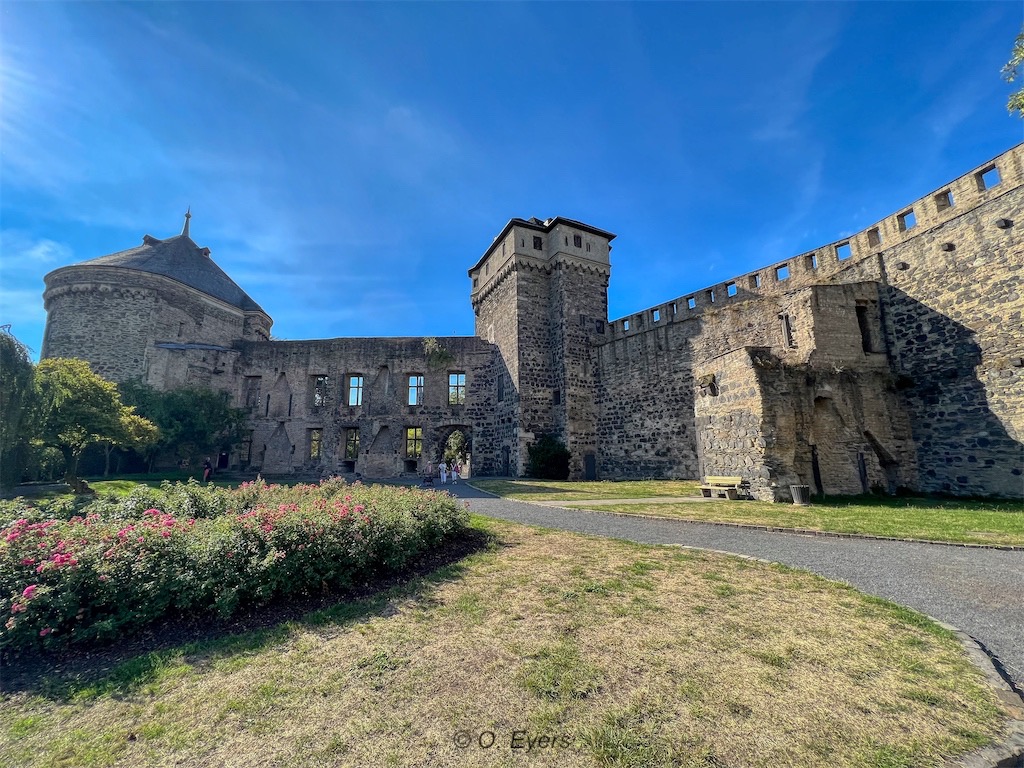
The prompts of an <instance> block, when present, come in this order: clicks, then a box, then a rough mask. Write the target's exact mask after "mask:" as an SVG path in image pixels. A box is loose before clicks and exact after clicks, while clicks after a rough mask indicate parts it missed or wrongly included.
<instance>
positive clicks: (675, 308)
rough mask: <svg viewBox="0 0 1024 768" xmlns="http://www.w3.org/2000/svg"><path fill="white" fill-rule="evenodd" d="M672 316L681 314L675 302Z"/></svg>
mask: <svg viewBox="0 0 1024 768" xmlns="http://www.w3.org/2000/svg"><path fill="white" fill-rule="evenodd" d="M672 314H673V315H677V314H679V310H678V308H677V307H676V303H675V302H674V301H673V302H672Z"/></svg>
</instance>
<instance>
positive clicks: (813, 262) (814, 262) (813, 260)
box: [807, 253, 818, 269]
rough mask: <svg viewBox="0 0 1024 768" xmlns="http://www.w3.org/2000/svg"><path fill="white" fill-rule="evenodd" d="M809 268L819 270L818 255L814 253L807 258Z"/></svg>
mask: <svg viewBox="0 0 1024 768" xmlns="http://www.w3.org/2000/svg"><path fill="white" fill-rule="evenodd" d="M807 268H808V269H817V268H818V254H816V253H812V254H810V255H809V256H808V257H807Z"/></svg>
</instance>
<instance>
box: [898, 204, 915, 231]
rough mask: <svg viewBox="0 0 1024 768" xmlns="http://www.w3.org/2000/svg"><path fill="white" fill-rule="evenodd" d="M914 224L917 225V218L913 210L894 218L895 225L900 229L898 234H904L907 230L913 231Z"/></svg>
mask: <svg viewBox="0 0 1024 768" xmlns="http://www.w3.org/2000/svg"><path fill="white" fill-rule="evenodd" d="M915 224H917V217H916V216H915V215H914V209H913V208H911V209H910V210H909V211H904V212H903V213H901V214H900V215H899V216H897V217H896V225H897V226H898V227H899V228H900V232H906V231H907V230H908V229H913V228H914V225H915Z"/></svg>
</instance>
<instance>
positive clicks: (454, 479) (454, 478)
mask: <svg viewBox="0 0 1024 768" xmlns="http://www.w3.org/2000/svg"><path fill="white" fill-rule="evenodd" d="M458 480H459V465H458V464H457V463H456V462H454V461H453V462H452V485H455V483H456V482H458Z"/></svg>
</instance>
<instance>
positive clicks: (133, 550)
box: [0, 480, 468, 652]
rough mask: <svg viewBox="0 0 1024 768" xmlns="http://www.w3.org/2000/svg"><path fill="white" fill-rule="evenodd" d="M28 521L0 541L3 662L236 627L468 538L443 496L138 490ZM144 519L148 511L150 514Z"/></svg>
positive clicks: (29, 513) (376, 490)
mask: <svg viewBox="0 0 1024 768" xmlns="http://www.w3.org/2000/svg"><path fill="white" fill-rule="evenodd" d="M18 504H20V506H21V511H22V512H23V514H22V515H21V516H20V517H18V518H17V519H15V520H13V521H12V522H10V524H8V525H6V527H4V528H3V530H2V531H0V584H3V585H4V587H2V588H0V590H2V591H0V616H5V617H6V618H4V619H3V620H4V621H5V622H6V623H5V624H4V625H3V628H2V629H0V649H2V650H4V651H6V652H16V651H19V650H23V649H29V648H33V647H40V646H41V647H43V648H49V647H57V646H62V645H67V644H71V643H83V642H95V641H104V640H109V639H113V638H116V637H120V636H123V635H126V634H129V633H131V632H133V631H136V630H138V629H139V628H140V627H142V626H145V625H146V624H149V623H151V622H153V621H155V620H157V619H159V618H161V617H163V616H166V615H168V614H169V613H171V612H181V613H186V614H193V615H214V614H215V615H219V616H222V617H228V616H231V615H232V614H234V613H236V612H238V611H239V610H243V609H247V608H252V607H254V606H260V605H264V604H266V603H268V602H270V601H271V600H275V599H279V598H282V597H289V596H298V595H312V594H318V593H322V592H324V591H330V590H338V589H343V588H345V587H348V586H351V585H353V584H355V583H359V582H363V581H366V580H367V579H368V578H372V577H373V576H374V575H376V574H379V573H384V572H395V571H399V570H401V569H402V568H405V567H407V566H408V565H409V564H410V563H411V562H412V561H413V560H414V559H415V558H417V557H419V556H421V555H422V554H424V553H425V552H427V551H429V550H430V549H432V548H436V547H438V546H440V545H442V544H443V543H444V542H445V541H446V540H449V539H451V538H452V537H453V536H456V535H458V534H459V533H461V532H463V531H464V530H465V527H466V525H467V521H468V513H467V512H466V511H465V510H464V509H462V508H460V507H459V506H458V504H457V502H456V501H455V500H454V499H452V498H451V497H450V496H448V495H446V494H438V493H434V492H432V491H422V490H419V489H412V488H391V487H386V486H371V487H364V486H362V485H359V484H356V485H352V486H349V485H346V484H345V483H344V482H343V481H339V480H330V481H326V482H325V483H323V484H321V485H319V486H317V485H300V486H295V487H293V488H286V487H281V486H275V485H266V484H265V483H263V482H262V481H259V482H257V483H248V484H245V485H243V486H242V487H240V488H238V489H235V490H227V489H223V488H214V487H208V486H200V485H198V484H196V483H187V484H185V483H178V484H175V485H171V484H169V483H167V484H164V485H163V486H162V487H161V488H160V489H152V488H145V487H142V488H139V489H136V490H135V491H133V492H132V493H131V494H129V495H128V497H126V498H124V499H122V500H120V501H118V500H116V499H113V498H107V499H103V500H98V501H96V502H93V503H92V504H90V505H89V506H88V507H86V509H85V510H83V512H84V514H80V515H76V516H74V517H72V518H71V519H69V520H66V519H59V518H53V517H49V518H47V517H44V516H42V515H41V514H40V510H39V509H38V508H29V507H28V506H27V505H25V504H24V503H23V502H22V501H21V500H15V501H14V502H5V503H4V504H3V506H2V508H0V512H2V513H3V514H4V515H10V514H11V513H12V511H13V509H14V507H15V505H18ZM147 504H148V505H150V506H146V507H145V508H142V507H143V506H144V505H147Z"/></svg>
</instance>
